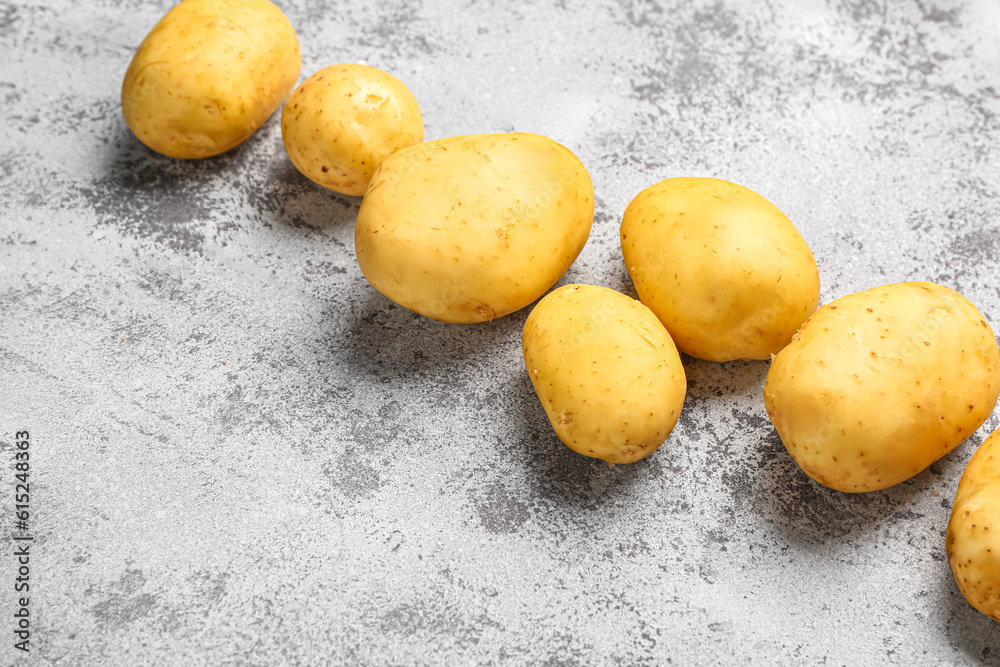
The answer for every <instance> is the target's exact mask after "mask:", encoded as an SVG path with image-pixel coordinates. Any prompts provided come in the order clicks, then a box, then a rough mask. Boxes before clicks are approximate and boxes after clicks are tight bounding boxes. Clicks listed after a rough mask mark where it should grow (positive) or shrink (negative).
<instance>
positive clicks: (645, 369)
mask: <svg viewBox="0 0 1000 667" xmlns="http://www.w3.org/2000/svg"><path fill="white" fill-rule="evenodd" d="M521 341H522V347H523V350H524V365H525V367H526V368H527V369H528V375H529V376H530V377H531V383H532V384H533V385H534V387H535V392H536V393H537V394H538V398H539V400H540V401H541V402H542V407H544V408H545V414H546V415H548V418H549V421H550V422H551V423H552V428H553V429H555V432H556V435H558V436H559V439H560V440H562V441H563V443H564V444H565V445H566V446H567V447H569V448H570V449H572V450H573V451H575V452H579V453H580V454H583V455H584V456H591V457H593V458H598V459H603V460H605V461H607V462H609V463H632V462H633V461H638V460H639V459H641V458H644V457H646V456H649V455H650V454H652V453H653V452H654V451H656V449H657V448H658V447H659V446H660V445H661V444H662V443H663V442H664V441H665V440H666V439H667V437H668V436H669V435H670V432H671V431H672V430H673V428H674V426H675V425H676V424H677V419H678V418H679V417H680V414H681V408H682V407H683V405H684V394H685V391H686V383H685V377H684V367H683V366H682V365H681V359H680V355H679V354H678V353H677V348H676V347H674V342H673V341H672V340H671V339H670V334H668V333H667V330H666V329H664V328H663V325H662V324H661V323H660V321H659V320H658V319H657V318H656V315H654V314H653V313H652V312H651V311H650V310H649V309H648V308H646V307H645V306H644V305H642V304H641V303H639V302H638V301H636V300H635V299H632V298H630V297H627V296H625V295H624V294H621V293H620V292H616V291H614V290H612V289H608V288H606V287H595V286H593V285H566V286H564V287H560V288H559V289H557V290H555V291H553V292H552V293H551V294H549V295H547V296H546V297H545V298H544V299H542V300H541V301H539V302H538V305H537V306H535V308H534V310H532V311H531V315H529V316H528V320H527V322H525V323H524V332H523V334H522V338H521Z"/></svg>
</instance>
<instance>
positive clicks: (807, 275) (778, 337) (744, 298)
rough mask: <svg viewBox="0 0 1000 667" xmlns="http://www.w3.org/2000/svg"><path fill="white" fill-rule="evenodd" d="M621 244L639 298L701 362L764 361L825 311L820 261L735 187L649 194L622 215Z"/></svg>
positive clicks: (789, 228) (753, 196)
mask: <svg viewBox="0 0 1000 667" xmlns="http://www.w3.org/2000/svg"><path fill="white" fill-rule="evenodd" d="M621 244H622V254H623V255H624V257H625V265H626V267H628V271H629V274H630V275H631V276H632V282H633V283H634V284H635V289H636V292H637V293H638V294H639V299H640V300H641V301H642V302H643V303H644V304H646V305H647V306H649V308H650V309H651V310H652V311H653V312H654V313H656V315H657V317H659V318H660V321H662V322H663V324H664V326H666V327H667V330H668V331H669V332H670V335H671V336H673V339H674V342H675V343H676V344H677V347H678V349H680V350H681V351H682V352H685V353H687V354H690V355H691V356H693V357H698V358H699V359H707V360H709V361H732V360H733V359H768V358H769V357H770V356H771V355H772V354H774V353H776V352H778V350H780V349H781V348H783V347H784V346H785V345H787V344H788V342H789V341H790V340H791V338H792V336H793V335H794V334H795V332H796V331H797V330H798V328H799V327H800V326H801V325H802V322H803V321H805V319H806V318H807V317H809V315H811V314H812V313H813V311H815V310H816V306H817V305H819V272H818V271H817V269H816V260H815V259H814V258H813V255H812V252H811V251H810V250H809V246H808V245H806V242H805V241H804V240H803V238H802V236H801V235H800V234H799V232H798V230H797V229H795V226H794V225H793V224H792V223H791V222H790V221H789V220H788V218H786V217H785V215H784V214H783V213H782V212H781V211H779V210H778V209H777V207H775V206H774V205H773V204H772V203H771V202H769V201H767V200H766V199H764V198H763V197H761V196H760V195H758V194H757V193H756V192H753V191H752V190H748V189H747V188H744V187H742V186H740V185H736V184H735V183H730V182H728V181H722V180H719V179H715V178H668V179H667V180H665V181H661V182H659V183H657V184H656V185H653V186H651V187H649V188H646V189H645V190H643V191H642V192H640V193H639V195H638V196H636V198H635V199H633V200H632V203H630V204H629V205H628V208H627V209H626V210H625V215H624V217H623V218H622V225H621Z"/></svg>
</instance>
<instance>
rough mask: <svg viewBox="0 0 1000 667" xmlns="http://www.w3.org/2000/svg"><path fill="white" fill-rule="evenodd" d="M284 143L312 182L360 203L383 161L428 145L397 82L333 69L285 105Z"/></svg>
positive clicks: (363, 68) (416, 112) (352, 68)
mask: <svg viewBox="0 0 1000 667" xmlns="http://www.w3.org/2000/svg"><path fill="white" fill-rule="evenodd" d="M281 137H282V140H283V141H284V144H285V150H286V151H287V152H288V157H289V158H291V160H292V163H293V164H294V165H295V167H296V168H297V169H298V170H299V171H301V172H302V173H303V174H304V175H305V176H307V177H308V178H309V179H311V180H312V181H313V182H315V183H318V184H319V185H322V186H323V187H324V188H329V189H330V190H333V191H335V192H339V193H341V194H345V195H353V196H357V197H360V196H361V195H363V194H364V193H365V190H366V189H368V183H369V181H371V178H372V175H373V174H374V173H375V170H376V169H378V166H379V165H380V164H382V160H384V159H385V158H387V157H389V156H390V155H392V154H393V153H395V152H396V151H398V150H400V149H402V148H406V147H407V146H412V145H413V144H417V143H420V142H422V141H423V140H424V121H423V117H422V116H421V115H420V106H419V105H418V104H417V100H416V98H415V97H414V96H413V93H411V92H410V90H409V88H407V87H406V86H405V85H403V82H402V81H400V80H399V79H397V78H396V77H394V76H392V75H391V74H388V73H386V72H383V71H382V70H380V69H377V68H375V67H369V66H367V65H353V64H345V65H331V66H330V67H324V68H323V69H321V70H320V71H318V72H316V73H315V74H313V75H312V76H311V77H309V78H308V79H306V80H305V81H304V82H303V83H302V85H300V86H299V87H298V88H296V89H295V92H293V93H292V94H291V96H290V97H289V98H288V101H287V102H286V103H285V108H284V111H283V112H282V114H281Z"/></svg>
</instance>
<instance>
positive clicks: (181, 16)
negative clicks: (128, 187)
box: [122, 0, 301, 158]
mask: <svg viewBox="0 0 1000 667" xmlns="http://www.w3.org/2000/svg"><path fill="white" fill-rule="evenodd" d="M300 66H301V57H300V55H299V41H298V38H297V37H296V36H295V30H294V29H293V28H292V25H291V23H289V22H288V19H287V18H285V15H284V14H283V13H282V12H281V10H280V9H278V8H277V7H276V6H274V5H273V4H272V3H270V2H268V1H267V0H184V1H183V2H181V3H180V4H179V5H177V6H175V7H174V8H173V9H171V10H170V11H169V12H167V13H166V15H164V17H163V18H162V19H160V22H159V23H157V24H156V26H154V27H153V29H152V31H150V33H149V34H148V35H146V38H145V39H144V40H143V41H142V44H140V45H139V49H138V50H137V51H136V53H135V56H134V57H133V58H132V62H131V64H130V65H129V66H128V70H127V71H126V72H125V80H124V82H123V83H122V112H123V113H124V115H125V121H126V122H127V123H128V126H129V127H130V128H132V131H133V132H134V133H135V135H136V136H137V137H138V138H139V139H140V140H141V141H142V142H143V143H144V144H146V145H147V146H149V147H150V148H152V149H153V150H154V151H157V152H158V153H162V154H164V155H168V156H170V157H176V158H203V157H210V156H212V155H218V154H219V153H222V152H224V151H227V150H229V149H230V148H233V147H234V146H236V145H237V144H239V143H240V142H242V141H243V140H244V139H246V138H247V137H249V136H250V135H251V134H253V132H254V131H255V130H256V129H257V128H258V127H260V126H261V125H262V124H263V123H264V121H265V120H267V118H268V116H270V115H271V114H272V113H273V112H274V111H275V110H276V109H277V108H278V107H279V106H280V105H281V102H282V101H283V100H284V99H285V97H287V96H288V93H289V92H290V91H291V90H292V87H293V86H294V85H295V80H296V79H297V78H298V76H299V67H300Z"/></svg>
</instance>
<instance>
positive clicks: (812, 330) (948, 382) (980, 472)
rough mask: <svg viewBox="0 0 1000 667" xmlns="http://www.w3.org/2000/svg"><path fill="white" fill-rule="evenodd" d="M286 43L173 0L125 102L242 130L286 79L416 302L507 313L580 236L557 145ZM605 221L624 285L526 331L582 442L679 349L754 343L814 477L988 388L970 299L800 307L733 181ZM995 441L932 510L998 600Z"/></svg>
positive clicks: (293, 148) (142, 53) (404, 300)
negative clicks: (949, 497)
mask: <svg viewBox="0 0 1000 667" xmlns="http://www.w3.org/2000/svg"><path fill="white" fill-rule="evenodd" d="M300 67H301V56H300V51H299V43H298V39H297V36H296V34H295V30H294V29H293V27H292V25H291V24H290V23H289V21H288V19H287V18H286V17H285V15H284V14H283V13H282V12H281V10H280V9H278V8H277V7H276V6H275V5H273V4H271V3H270V2H268V0H183V2H181V3H180V4H179V5H177V6H176V7H174V8H173V9H171V10H170V11H169V12H168V13H167V14H166V15H165V16H164V17H163V18H162V20H160V22H159V23H157V25H156V26H155V27H154V28H153V29H152V31H151V32H150V33H149V35H148V36H147V37H146V38H145V40H144V41H143V42H142V44H141V45H140V46H139V48H138V50H137V52H136V54H135V57H134V59H133V60H132V63H131V64H130V66H129V68H128V70H127V72H126V74H125V80H124V83H123V87H122V109H123V112H124V115H125V119H126V121H127V123H128V125H129V127H131V128H132V130H133V131H134V133H135V135H136V136H137V137H138V138H139V139H140V140H141V141H143V142H144V143H145V144H146V145H147V146H149V147H150V148H151V149H153V150H155V151H157V152H159V153H162V154H164V155H167V156H170V157H176V158H188V159H189V158H203V157H209V156H212V155H217V154H219V153H222V152H224V151H226V150H229V149H230V148H232V147H234V146H236V145H238V144H239V143H241V142H242V141H243V140H245V139H246V138H247V137H249V136H250V135H251V134H252V133H253V132H254V131H255V130H256V129H257V128H258V127H259V126H260V125H261V124H263V122H264V121H265V120H267V118H268V117H269V116H270V115H271V114H272V113H274V112H275V111H276V110H277V109H278V107H279V106H281V105H282V103H283V102H284V110H283V112H282V117H281V132H282V139H283V142H284V144H285V147H286V150H287V152H288V155H289V157H290V159H291V161H292V162H293V163H294V164H295V166H296V167H297V168H298V169H299V170H300V171H301V172H302V173H303V174H305V175H306V176H307V177H309V178H310V179H312V180H313V181H315V182H316V183H318V184H319V185H322V186H324V187H326V188H329V189H331V190H334V191H337V192H340V193H344V194H348V195H363V196H364V198H363V200H362V202H361V207H360V210H359V213H358V217H357V225H356V231H355V248H356V255H357V260H358V263H359V265H360V268H361V271H362V273H363V274H364V275H365V277H366V278H367V279H368V281H369V282H370V283H371V284H372V286H374V287H375V289H377V290H378V291H379V292H381V293H382V294H384V295H386V296H387V297H389V298H390V299H392V300H393V301H395V302H396V303H398V304H400V305H402V306H404V307H406V308H408V309H410V310H413V311H415V312H417V313H420V314H421V315H424V316H426V317H430V318H433V319H436V320H440V321H444V322H451V323H465V324H467V323H475V322H487V321H490V320H493V319H495V318H497V317H502V316H504V315H507V314H509V313H512V312H514V311H517V310H519V309H521V308H524V307H526V306H528V305H530V304H531V303H533V302H535V301H536V300H537V299H539V297H542V296H543V295H544V294H545V293H546V292H547V291H548V290H549V289H550V288H551V287H552V286H553V285H554V284H555V283H556V282H557V281H558V280H559V278H560V277H561V276H562V275H563V274H564V273H565V272H566V270H567V269H568V268H569V267H570V265H571V264H572V263H573V261H574V260H575V259H576V257H577V255H578V254H579V253H580V251H581V249H582V248H583V246H584V244H585V243H586V241H587V238H588V236H589V235H590V229H591V224H592V222H593V217H594V192H593V185H592V183H591V179H590V176H589V175H588V173H587V170H586V168H585V167H584V166H583V164H582V163H581V162H580V160H579V159H577V157H576V156H575V155H574V154H573V153H572V152H571V151H570V150H568V149H567V148H565V147H564V146H562V145H560V144H558V143H556V142H555V141H552V140H551V139H548V138H546V137H542V136H538V135H533V134H522V133H510V134H481V135H473V136H460V137H450V138H445V139H438V140H436V141H428V142H423V119H422V117H421V115H420V109H419V106H418V104H417V101H416V100H415V99H414V97H413V95H412V94H411V93H410V91H409V90H408V89H407V88H406V86H404V85H403V84H402V83H401V82H400V81H398V80H397V79H395V78H394V77H392V76H391V75H389V74H387V73H385V72H382V71H380V70H378V69H375V68H373V67H367V66H363V65H336V66H332V67H327V68H325V69H323V70H320V71H319V72H317V73H316V74H314V75H313V76H311V77H310V78H308V79H307V80H306V81H305V82H304V83H303V84H302V85H301V86H299V87H298V88H297V89H296V90H295V91H294V92H292V89H293V88H294V86H295V83H296V81H297V80H298V76H299V70H300ZM290 93H291V94H290ZM289 94H290V96H289ZM620 236H621V248H622V254H623V257H624V260H625V264H626V266H627V267H628V271H629V273H630V275H631V277H632V280H633V282H634V284H635V288H636V291H637V293H638V296H639V301H636V300H635V299H632V298H630V297H628V296H626V295H624V294H621V293H619V292H617V291H615V290H611V289H608V288H604V287H598V286H594V285H566V286H564V287H561V288H559V289H556V290H554V291H552V292H551V293H549V294H548V295H547V296H545V297H544V298H542V299H541V301H539V302H538V304H537V305H536V306H535V307H534V309H533V310H532V311H531V313H530V315H529V317H528V318H527V321H526V322H525V325H524V330H523V336H522V342H523V352H524V363H525V367H526V369H527V372H528V374H529V376H530V378H531V382H532V384H533V386H534V388H535V391H536V393H537V394H538V397H539V399H540V401H541V404H542V406H543V407H544V409H545V412H546V414H547V416H548V418H549V420H550V422H551V423H552V427H553V429H554V430H555V432H556V434H557V435H558V436H559V438H560V439H561V440H562V441H563V442H564V443H565V444H566V445H567V446H569V447H570V448H572V449H573V450H575V451H577V452H579V453H581V454H583V455H585V456H591V457H595V458H599V459H603V460H605V461H608V462H609V463H610V464H615V463H631V462H634V461H637V460H639V459H642V458H644V457H646V456H649V455H650V454H651V453H652V452H653V451H655V450H656V449H657V448H658V447H659V446H660V445H661V444H662V443H663V442H664V441H666V440H667V438H668V436H669V435H670V432H671V431H672V430H673V428H674V426H675V425H676V423H677V420H678V418H679V416H680V412H681V409H682V407H683V404H684V397H685V391H686V381H685V375H684V366H683V364H682V363H681V358H680V355H679V351H680V352H684V353H686V354H688V355H690V356H692V357H696V358H699V359H705V360H709V361H715V362H725V361H730V360H734V359H769V358H770V359H772V361H771V366H770V369H769V372H768V375H767V381H766V384H765V387H764V406H765V409H766V412H767V414H768V416H769V417H770V419H771V421H772V423H773V424H774V427H775V429H776V430H777V432H778V434H779V435H780V437H781V440H782V442H783V443H784V444H785V446H786V448H787V449H788V452H789V453H790V454H791V456H792V457H793V458H794V460H795V461H796V463H797V464H798V465H799V466H800V467H801V469H802V470H804V471H805V472H806V473H807V474H808V475H810V476H811V477H812V478H813V479H815V480H816V481H817V482H819V483H820V484H824V485H826V486H828V487H831V488H834V489H839V490H841V491H846V492H862V491H873V490H878V489H884V488H886V487H889V486H891V485H893V484H898V483H900V482H902V481H904V480H906V479H909V478H910V477H912V476H914V475H916V474H917V473H919V472H920V471H921V470H923V469H925V468H926V467H927V466H929V465H930V464H931V463H933V462H934V461H936V460H937V459H939V458H940V457H942V456H944V455H945V454H947V453H948V452H950V451H951V450H952V449H954V448H955V447H956V446H958V445H959V444H960V443H961V442H963V441H964V440H965V439H966V438H967V437H968V436H969V435H970V434H972V433H973V432H974V431H976V430H977V429H978V428H979V427H980V426H981V425H982V424H983V423H984V422H985V421H986V419H987V418H988V417H989V416H990V414H991V413H992V412H993V409H994V407H995V405H996V402H997V398H998V394H1000V350H998V347H997V341H996V338H995V336H994V334H993V331H992V330H991V329H990V326H989V325H988V324H987V322H986V320H985V319H984V318H983V317H982V315H981V314H980V313H979V311H978V310H977V309H976V307H975V306H974V305H973V304H971V303H970V302H969V301H968V300H966V299H965V298H964V297H963V296H962V295H960V294H958V293H957V292H955V291H953V290H951V289H949V288H947V287H944V286H941V285H937V284H933V283H927V282H906V283H896V284H890V285H884V286H881V287H877V288H875V289H871V290H867V291H864V292H860V293H857V294H851V295H848V296H844V297H842V298H839V299H837V300H835V301H833V302H831V303H828V304H826V305H824V306H822V307H819V308H818V306H819V272H818V270H817V266H816V261H815V259H814V257H813V254H812V252H811V251H810V249H809V247H808V245H807V244H806V242H805V241H804V240H803V238H802V236H801V235H800V234H799V232H798V230H797V229H796V228H795V226H794V225H793V224H792V223H791V222H790V221H789V220H788V218H787V217H786V216H785V215H784V214H783V213H782V212H781V211H780V210H778V208H776V207H775V206H774V205H773V204H771V203H770V202H768V201H767V200H766V199H764V198H763V197H761V196H760V195H758V194H756V193H754V192H752V191H750V190H748V189H747V188H744V187H741V186H739V185H736V184H734V183H730V182H727V181H722V180H718V179H710V178H671V179H667V180H665V181H662V182H660V183H658V184H656V185H653V186H652V187H649V188H647V189H645V190H643V191H642V192H640V193H639V194H638V196H636V197H635V199H634V200H633V201H632V202H631V203H630V204H629V206H628V208H627V209H626V210H625V212H624V216H623V218H622V223H621V234H620ZM817 308H818V309H817ZM998 450H1000V431H998V432H996V433H994V434H993V435H992V436H990V437H989V438H988V439H987V440H986V442H984V443H983V445H982V446H981V447H980V449H979V451H978V452H976V454H975V455H974V456H973V457H972V460H971V461H970V462H969V465H968V467H967V469H966V471H965V473H964V475H963V476H962V479H961V481H960V483H959V488H958V493H957V496H956V499H955V504H954V508H953V512H952V515H951V521H950V524H949V526H948V533H947V552H948V558H949V562H950V564H951V567H952V570H953V572H954V574H955V577H956V580H957V581H958V584H959V587H960V588H961V590H962V592H963V593H964V594H965V596H966V597H967V598H968V600H969V601H970V602H971V603H972V604H973V605H974V606H975V607H976V608H977V609H979V610H980V611H982V612H983V613H985V614H987V615H989V616H991V617H992V618H994V619H996V620H1000V526H997V527H995V526H994V520H996V519H998V518H1000V462H998V456H1000V451H998Z"/></svg>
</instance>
